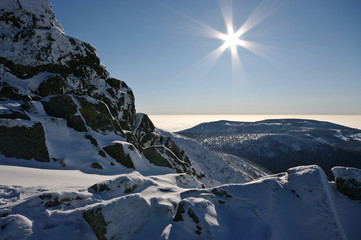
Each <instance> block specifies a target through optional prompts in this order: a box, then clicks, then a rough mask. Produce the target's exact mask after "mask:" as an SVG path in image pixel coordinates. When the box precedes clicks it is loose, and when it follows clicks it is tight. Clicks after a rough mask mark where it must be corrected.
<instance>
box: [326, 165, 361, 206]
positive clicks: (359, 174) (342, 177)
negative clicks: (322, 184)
mask: <svg viewBox="0 0 361 240" xmlns="http://www.w3.org/2000/svg"><path fill="white" fill-rule="evenodd" d="M332 172H333V174H334V175H335V181H336V186H337V189H338V190H339V191H340V192H341V193H343V194H345V195H346V196H348V197H350V198H351V199H354V200H361V169H357V168H351V167H334V168H332Z"/></svg>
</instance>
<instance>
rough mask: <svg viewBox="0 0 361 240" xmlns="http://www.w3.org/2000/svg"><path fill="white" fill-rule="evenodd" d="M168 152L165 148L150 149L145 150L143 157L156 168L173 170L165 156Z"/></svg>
mask: <svg viewBox="0 0 361 240" xmlns="http://www.w3.org/2000/svg"><path fill="white" fill-rule="evenodd" d="M165 152H166V150H165V149H164V148H163V146H156V147H148V148H146V149H144V150H143V155H144V156H145V157H146V158H147V159H148V160H149V162H150V163H153V164H154V165H156V166H160V167H168V168H172V165H171V164H170V163H169V161H168V159H167V158H166V157H165V156H164V155H163V154H164V153H165Z"/></svg>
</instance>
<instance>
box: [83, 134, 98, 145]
mask: <svg viewBox="0 0 361 240" xmlns="http://www.w3.org/2000/svg"><path fill="white" fill-rule="evenodd" d="M85 138H86V139H88V140H89V141H90V142H91V144H93V145H94V146H95V147H99V144H98V141H97V140H96V139H95V138H93V137H92V135H85Z"/></svg>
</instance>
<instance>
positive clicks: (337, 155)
mask: <svg viewBox="0 0 361 240" xmlns="http://www.w3.org/2000/svg"><path fill="white" fill-rule="evenodd" d="M180 134H182V135H185V136H188V137H191V138H193V139H195V140H196V141H197V142H199V143H201V144H202V145H203V146H205V147H207V148H209V149H211V150H213V151H216V152H222V153H228V154H232V155H236V156H238V157H241V158H245V159H248V160H251V161H253V162H256V163H258V164H259V165H261V166H263V167H265V168H266V169H269V170H270V171H272V172H274V173H277V172H281V171H285V170H286V169H288V168H290V167H294V166H298V165H305V164H317V165H320V166H321V167H322V168H323V169H324V171H325V172H326V174H327V176H329V177H330V179H332V178H333V175H332V172H331V168H332V167H333V166H337V165H342V166H353V167H358V168H360V167H361V139H360V137H359V136H361V130H358V129H352V128H348V127H344V126H341V125H337V124H333V123H329V122H320V121H314V120H304V119H276V120H265V121H259V122H230V121H218V122H210V123H202V124H199V125H197V126H195V127H193V128H190V129H187V130H184V131H181V132H180Z"/></svg>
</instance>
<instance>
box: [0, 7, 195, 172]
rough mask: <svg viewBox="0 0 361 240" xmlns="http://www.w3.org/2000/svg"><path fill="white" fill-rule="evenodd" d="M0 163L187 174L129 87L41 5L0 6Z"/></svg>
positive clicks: (186, 164)
mask: <svg viewBox="0 0 361 240" xmlns="http://www.w3.org/2000/svg"><path fill="white" fill-rule="evenodd" d="M0 29H1V32H0V119H2V120H1V122H0V132H1V134H0V143H1V147H0V153H1V155H2V156H3V157H1V155H0V158H4V157H6V158H11V159H13V158H19V159H35V160H36V161H41V162H46V161H50V160H53V161H55V162H58V163H59V166H60V165H61V166H70V167H73V168H82V170H86V169H90V171H108V172H119V171H120V172H122V171H123V172H124V171H125V172H127V171H130V169H137V170H145V171H146V170H147V169H152V168H154V167H155V168H157V167H163V168H164V167H167V168H169V169H172V170H170V171H177V172H192V173H195V171H194V169H192V167H191V163H190V161H189V159H188V157H187V156H186V154H185V153H184V151H182V150H181V149H180V148H179V147H177V146H176V145H175V144H174V143H171V140H170V139H169V138H166V137H164V136H163V135H162V134H160V133H158V132H157V131H156V129H155V127H154V125H153V123H152V122H151V120H150V119H149V118H148V116H147V115H146V114H137V113H136V110H135V104H134V94H133V92H132V90H131V89H130V88H129V87H128V86H127V84H126V83H125V82H123V81H121V80H118V79H115V78H112V77H110V75H109V73H108V72H107V71H106V69H105V66H104V65H102V64H101V63H100V60H99V58H98V56H97V54H96V52H95V48H94V47H93V46H91V45H90V44H88V43H85V42H82V41H80V40H78V39H75V38H72V37H69V36H67V35H66V34H65V32H64V30H63V28H62V27H61V25H60V24H59V23H58V21H57V20H56V18H55V16H54V13H53V11H52V9H51V4H50V2H48V1H47V0H17V1H16V0H2V1H1V3H0Z"/></svg>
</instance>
